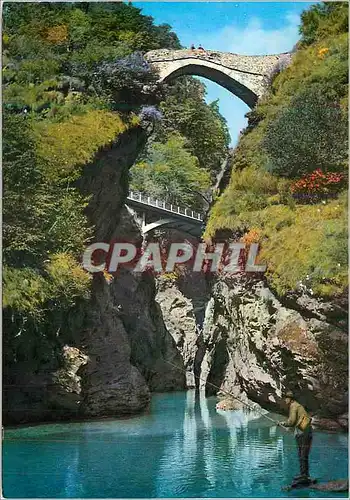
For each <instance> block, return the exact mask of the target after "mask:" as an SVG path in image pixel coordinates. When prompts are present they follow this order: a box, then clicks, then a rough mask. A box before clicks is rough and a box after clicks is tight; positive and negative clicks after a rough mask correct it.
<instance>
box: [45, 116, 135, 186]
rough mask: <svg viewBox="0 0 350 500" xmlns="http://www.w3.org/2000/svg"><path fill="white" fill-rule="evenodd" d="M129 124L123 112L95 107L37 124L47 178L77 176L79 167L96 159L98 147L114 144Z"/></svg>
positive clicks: (71, 177)
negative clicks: (64, 118)
mask: <svg viewBox="0 0 350 500" xmlns="http://www.w3.org/2000/svg"><path fill="white" fill-rule="evenodd" d="M128 127H129V123H127V122H126V121H123V119H122V118H121V116H120V115H118V114H116V113H111V112H108V111H103V110H94V111H89V112H87V113H85V114H84V115H80V116H72V117H70V118H69V119H68V120H65V121H63V122H59V123H47V122H44V121H43V122H38V123H36V124H35V133H36V139H37V153H38V156H39V159H40V161H41V164H42V168H43V171H44V174H45V176H46V177H47V178H51V179H56V180H57V179H60V178H66V179H68V178H70V179H76V178H77V176H79V174H80V169H79V168H75V167H78V166H81V165H84V164H85V163H88V162H89V161H91V160H92V158H93V156H94V154H95V153H96V152H97V151H98V149H99V148H100V147H102V146H104V145H107V144H109V143H112V142H113V141H114V140H115V139H116V138H117V137H118V135H120V134H121V133H123V132H124V131H125V130H127V128H128Z"/></svg>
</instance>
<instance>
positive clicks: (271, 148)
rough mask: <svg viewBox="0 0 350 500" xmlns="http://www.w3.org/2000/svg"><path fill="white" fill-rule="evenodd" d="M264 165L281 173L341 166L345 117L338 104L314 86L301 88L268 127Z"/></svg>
mask: <svg viewBox="0 0 350 500" xmlns="http://www.w3.org/2000/svg"><path fill="white" fill-rule="evenodd" d="M262 146H263V148H264V149H265V151H266V153H267V155H268V158H269V162H268V164H267V169H268V170H269V171H270V172H273V173H274V174H277V175H281V176H284V177H291V178H295V177H298V176H299V177H300V176H301V175H305V174H307V173H309V172H313V171H314V170H316V169H320V170H322V171H325V172H327V171H336V172H337V171H342V170H344V166H345V161H344V159H345V158H346V156H347V119H346V117H345V116H344V113H343V112H342V110H341V108H340V105H339V103H338V102H336V101H332V100H330V99H329V98H327V96H325V95H324V93H323V91H322V88H321V87H319V86H314V87H311V88H308V89H306V90H304V91H303V92H300V93H299V94H298V95H296V96H295V97H294V99H292V101H291V103H290V104H289V105H287V106H286V107H285V108H283V109H282V110H281V111H280V113H279V114H278V115H277V117H276V119H275V120H273V121H272V122H271V123H270V124H269V125H268V127H267V131H266V134H265V137H264V139H263V141H262Z"/></svg>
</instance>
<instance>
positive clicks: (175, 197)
mask: <svg viewBox="0 0 350 500" xmlns="http://www.w3.org/2000/svg"><path fill="white" fill-rule="evenodd" d="M131 174H132V181H131V188H132V189H134V190H136V191H140V192H145V193H148V194H149V195H151V196H154V197H156V198H159V199H161V200H164V201H167V202H169V203H173V204H176V205H191V206H192V207H193V208H195V207H201V205H202V199H201V198H200V197H199V198H198V197H197V196H196V194H197V192H200V191H205V190H207V189H208V188H209V185H210V176H209V173H208V172H207V171H206V170H204V169H201V168H200V167H199V163H198V160H197V158H196V157H195V156H193V155H192V154H191V153H190V152H189V151H188V150H187V149H186V140H185V139H184V138H183V137H181V136H180V135H178V134H173V135H171V136H170V137H169V138H168V140H167V141H166V142H165V143H164V144H162V143H153V146H152V148H151V149H150V151H149V156H148V157H147V159H146V160H145V161H142V162H140V163H138V164H136V165H135V166H134V167H133V168H132V170H131Z"/></svg>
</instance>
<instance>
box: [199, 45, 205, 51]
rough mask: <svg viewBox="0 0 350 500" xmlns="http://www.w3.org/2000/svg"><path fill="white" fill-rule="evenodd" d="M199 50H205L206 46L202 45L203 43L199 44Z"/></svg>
mask: <svg viewBox="0 0 350 500" xmlns="http://www.w3.org/2000/svg"><path fill="white" fill-rule="evenodd" d="M198 50H203V51H204V48H203V47H202V44H201V43H200V44H199V46H198Z"/></svg>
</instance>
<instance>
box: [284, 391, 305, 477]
mask: <svg viewBox="0 0 350 500" xmlns="http://www.w3.org/2000/svg"><path fill="white" fill-rule="evenodd" d="M284 401H285V403H286V405H287V406H288V407H289V418H288V420H287V421H286V422H279V424H278V425H281V426H282V427H294V436H295V439H296V442H297V447H298V456H299V464H300V476H296V477H295V478H294V481H296V482H300V483H306V484H308V483H310V477H309V454H310V450H311V444H312V426H311V417H310V415H309V414H308V413H307V411H306V410H305V408H304V407H303V406H302V405H301V404H300V403H298V402H297V401H296V400H295V399H294V395H293V393H292V392H291V391H288V392H286V394H285V396H284Z"/></svg>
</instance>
